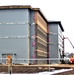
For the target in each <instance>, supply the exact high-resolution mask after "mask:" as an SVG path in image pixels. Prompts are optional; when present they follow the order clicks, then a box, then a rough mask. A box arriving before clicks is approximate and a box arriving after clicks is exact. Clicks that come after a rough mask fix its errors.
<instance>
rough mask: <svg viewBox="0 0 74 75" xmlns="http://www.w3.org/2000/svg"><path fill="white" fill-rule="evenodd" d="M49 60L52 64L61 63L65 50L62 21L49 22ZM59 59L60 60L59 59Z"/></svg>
mask: <svg viewBox="0 0 74 75" xmlns="http://www.w3.org/2000/svg"><path fill="white" fill-rule="evenodd" d="M48 29H49V33H48V34H49V39H48V40H49V43H48V44H49V58H51V60H50V63H60V60H59V59H60V58H61V57H62V52H63V50H64V44H63V34H62V32H63V31H64V29H63V27H62V24H61V22H60V21H50V22H49V27H48ZM58 58H59V59H58Z"/></svg>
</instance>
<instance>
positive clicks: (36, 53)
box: [0, 6, 48, 64]
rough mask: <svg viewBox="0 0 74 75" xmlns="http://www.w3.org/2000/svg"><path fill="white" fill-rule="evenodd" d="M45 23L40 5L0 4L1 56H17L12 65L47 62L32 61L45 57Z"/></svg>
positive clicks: (44, 61)
mask: <svg viewBox="0 0 74 75" xmlns="http://www.w3.org/2000/svg"><path fill="white" fill-rule="evenodd" d="M47 23H48V21H47V19H46V18H45V16H44V15H43V13H42V12H41V11H40V9H39V8H32V7H31V6H0V58H2V59H3V58H12V59H16V60H13V61H12V62H13V63H15V64H20V63H25V64H47V60H34V59H36V58H38V59H39V58H47V57H48V52H47ZM31 59H32V60H31ZM0 63H4V64H5V63H8V60H0Z"/></svg>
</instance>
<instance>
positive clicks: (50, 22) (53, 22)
mask: <svg viewBox="0 0 74 75" xmlns="http://www.w3.org/2000/svg"><path fill="white" fill-rule="evenodd" d="M48 24H59V26H60V28H61V30H62V31H63V32H64V28H63V26H62V24H61V21H49V22H48Z"/></svg>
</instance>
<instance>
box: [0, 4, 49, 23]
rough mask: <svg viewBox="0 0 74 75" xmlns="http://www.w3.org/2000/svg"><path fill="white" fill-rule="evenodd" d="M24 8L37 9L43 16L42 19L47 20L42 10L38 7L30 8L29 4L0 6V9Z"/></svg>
mask: <svg viewBox="0 0 74 75" xmlns="http://www.w3.org/2000/svg"><path fill="white" fill-rule="evenodd" d="M25 8H27V9H31V10H35V11H38V12H39V13H40V15H41V16H42V17H43V18H44V20H45V21H46V22H47V23H48V20H47V19H46V17H45V16H44V14H43V13H42V11H41V10H40V8H32V7H31V6H30V5H10V6H0V10H1V9H25Z"/></svg>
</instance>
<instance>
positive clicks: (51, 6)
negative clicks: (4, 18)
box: [0, 0, 74, 53]
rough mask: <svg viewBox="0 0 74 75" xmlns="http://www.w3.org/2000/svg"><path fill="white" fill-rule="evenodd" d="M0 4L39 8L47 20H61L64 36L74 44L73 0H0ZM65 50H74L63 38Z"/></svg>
mask: <svg viewBox="0 0 74 75" xmlns="http://www.w3.org/2000/svg"><path fill="white" fill-rule="evenodd" d="M0 5H1V6H2V5H31V6H32V7H37V8H40V9H41V11H42V12H43V14H44V15H45V16H46V18H47V19H48V20H56V21H58V20H59V21H61V23H62V26H63V28H64V30H65V31H64V33H63V34H64V36H66V37H69V39H70V40H71V41H72V43H73V44H74V0H0ZM65 52H69V53H71V52H74V49H73V48H72V46H71V45H70V43H69V41H68V40H65Z"/></svg>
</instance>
